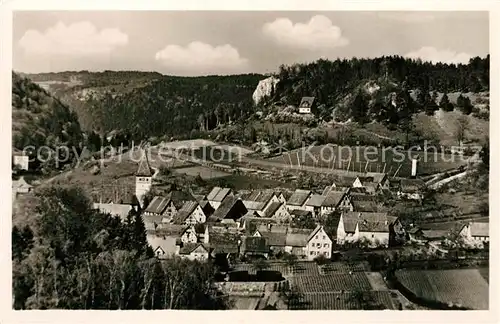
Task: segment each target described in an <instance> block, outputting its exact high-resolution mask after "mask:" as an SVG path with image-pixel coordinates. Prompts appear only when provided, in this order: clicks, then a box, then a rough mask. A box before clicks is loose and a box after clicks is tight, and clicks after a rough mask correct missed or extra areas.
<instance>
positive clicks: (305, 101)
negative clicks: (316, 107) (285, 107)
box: [299, 97, 314, 108]
mask: <svg viewBox="0 0 500 324" xmlns="http://www.w3.org/2000/svg"><path fill="white" fill-rule="evenodd" d="M313 103H314V97H302V100H301V101H300V105H299V108H301V107H307V108H310V107H312V104H313Z"/></svg>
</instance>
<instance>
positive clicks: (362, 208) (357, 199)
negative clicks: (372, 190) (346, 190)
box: [351, 194, 379, 212]
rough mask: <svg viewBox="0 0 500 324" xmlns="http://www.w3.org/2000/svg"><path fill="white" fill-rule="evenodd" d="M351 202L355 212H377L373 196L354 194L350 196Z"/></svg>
mask: <svg viewBox="0 0 500 324" xmlns="http://www.w3.org/2000/svg"><path fill="white" fill-rule="evenodd" d="M351 204H352V207H353V209H354V211H355V212H377V211H378V210H379V206H378V204H377V201H376V198H375V196H370V195H361V194H355V195H352V196H351Z"/></svg>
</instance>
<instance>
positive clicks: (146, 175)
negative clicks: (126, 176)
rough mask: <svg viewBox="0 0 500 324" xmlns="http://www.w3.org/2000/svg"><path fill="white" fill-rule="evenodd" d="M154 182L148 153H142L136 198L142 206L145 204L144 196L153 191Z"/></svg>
mask: <svg viewBox="0 0 500 324" xmlns="http://www.w3.org/2000/svg"><path fill="white" fill-rule="evenodd" d="M152 181H153V172H152V170H151V167H150V166H149V161H148V157H147V154H146V152H144V151H142V157H141V161H140V162H139V167H138V168H137V172H136V173H135V196H136V197H137V199H138V200H139V203H140V204H141V206H142V204H143V203H144V196H145V195H146V193H147V192H148V191H149V190H151V185H152Z"/></svg>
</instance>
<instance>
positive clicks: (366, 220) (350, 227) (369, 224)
mask: <svg viewBox="0 0 500 324" xmlns="http://www.w3.org/2000/svg"><path fill="white" fill-rule="evenodd" d="M342 219H343V221H344V230H345V231H346V232H355V230H356V225H358V226H359V231H360V232H382V233H386V232H389V225H390V224H391V222H393V221H394V219H393V218H390V219H389V218H388V216H387V213H373V212H351V211H348V212H345V213H343V214H342Z"/></svg>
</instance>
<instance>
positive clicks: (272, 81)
mask: <svg viewBox="0 0 500 324" xmlns="http://www.w3.org/2000/svg"><path fill="white" fill-rule="evenodd" d="M278 82H279V79H277V78H275V77H269V78H266V79H264V80H260V81H259V84H258V85H257V88H255V91H254V93H253V95H252V99H253V102H254V103H255V104H256V105H257V104H258V103H259V102H260V101H261V100H262V99H263V98H264V97H267V96H270V95H271V93H272V92H273V88H274V87H275V86H276V84H277V83H278Z"/></svg>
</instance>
